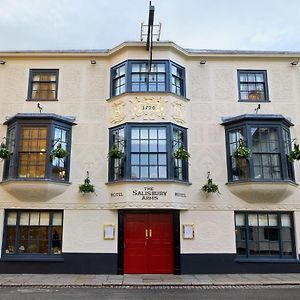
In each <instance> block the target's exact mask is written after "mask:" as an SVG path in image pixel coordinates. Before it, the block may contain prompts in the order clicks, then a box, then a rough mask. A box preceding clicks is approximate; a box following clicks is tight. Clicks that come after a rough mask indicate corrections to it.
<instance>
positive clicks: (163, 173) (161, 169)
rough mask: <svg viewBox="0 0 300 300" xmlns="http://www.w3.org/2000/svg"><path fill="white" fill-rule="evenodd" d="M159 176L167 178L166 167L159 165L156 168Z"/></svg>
mask: <svg viewBox="0 0 300 300" xmlns="http://www.w3.org/2000/svg"><path fill="white" fill-rule="evenodd" d="M158 172H159V178H167V167H166V166H165V167H163V166H160V167H159V168H158Z"/></svg>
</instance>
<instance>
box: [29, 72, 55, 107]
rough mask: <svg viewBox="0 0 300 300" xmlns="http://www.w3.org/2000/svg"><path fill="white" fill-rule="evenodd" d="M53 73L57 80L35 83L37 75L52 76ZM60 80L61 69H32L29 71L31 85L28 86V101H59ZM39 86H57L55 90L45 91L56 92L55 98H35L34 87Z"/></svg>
mask: <svg viewBox="0 0 300 300" xmlns="http://www.w3.org/2000/svg"><path fill="white" fill-rule="evenodd" d="M50 73H52V74H53V75H54V76H55V80H49V79H48V80H46V81H45V80H37V81H34V76H35V75H40V76H42V75H43V74H50ZM58 79H59V69H30V70H29V84H28V93H27V100H28V101H57V100H58V99H57V98H58ZM34 84H37V85H38V86H42V85H43V84H55V89H51V90H50V89H47V90H44V91H48V92H49V91H52V92H54V95H55V97H46V98H40V97H33V91H34V90H33V86H34ZM48 88H49V87H48Z"/></svg>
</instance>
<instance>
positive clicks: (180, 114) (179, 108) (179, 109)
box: [172, 101, 185, 123]
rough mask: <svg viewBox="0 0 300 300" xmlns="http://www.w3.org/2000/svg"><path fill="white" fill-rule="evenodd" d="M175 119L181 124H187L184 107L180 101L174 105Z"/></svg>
mask: <svg viewBox="0 0 300 300" xmlns="http://www.w3.org/2000/svg"><path fill="white" fill-rule="evenodd" d="M172 117H173V119H174V120H175V121H177V122H179V123H185V120H184V105H183V103H181V102H180V101H175V102H174V103H173V115H172Z"/></svg>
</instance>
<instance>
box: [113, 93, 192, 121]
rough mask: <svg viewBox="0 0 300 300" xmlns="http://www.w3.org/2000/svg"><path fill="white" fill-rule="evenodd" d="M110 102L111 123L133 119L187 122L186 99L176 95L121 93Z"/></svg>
mask: <svg viewBox="0 0 300 300" xmlns="http://www.w3.org/2000/svg"><path fill="white" fill-rule="evenodd" d="M120 97H121V98H119V99H113V100H111V101H110V102H109V103H110V116H109V123H110V124H114V125H117V124H120V123H124V122H132V121H145V122H147V121H148V122H152V121H156V122H174V123H178V124H180V125H183V124H185V123H186V101H185V100H180V99H177V97H176V96H173V95H168V96H153V95H145V96H129V95H123V96H122V95H121V96H120Z"/></svg>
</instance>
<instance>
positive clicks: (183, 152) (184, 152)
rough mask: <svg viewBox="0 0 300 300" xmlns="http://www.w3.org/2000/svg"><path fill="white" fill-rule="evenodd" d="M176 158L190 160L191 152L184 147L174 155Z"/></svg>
mask: <svg viewBox="0 0 300 300" xmlns="http://www.w3.org/2000/svg"><path fill="white" fill-rule="evenodd" d="M173 156H174V158H176V159H183V160H188V159H189V158H190V156H191V155H190V154H189V152H188V151H187V150H186V149H185V148H184V146H180V147H179V148H178V149H177V150H176V151H175V152H174V153H173Z"/></svg>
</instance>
